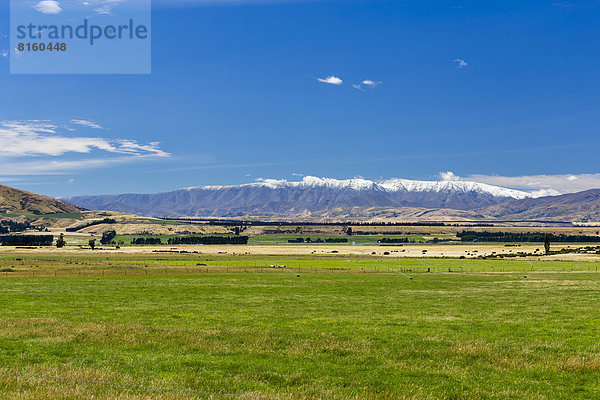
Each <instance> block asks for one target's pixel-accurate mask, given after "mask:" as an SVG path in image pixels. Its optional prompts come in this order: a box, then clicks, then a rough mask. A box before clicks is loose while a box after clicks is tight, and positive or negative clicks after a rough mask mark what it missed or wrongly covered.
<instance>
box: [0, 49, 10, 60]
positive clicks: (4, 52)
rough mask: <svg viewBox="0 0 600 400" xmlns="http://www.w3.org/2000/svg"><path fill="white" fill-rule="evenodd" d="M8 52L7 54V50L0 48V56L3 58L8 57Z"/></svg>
mask: <svg viewBox="0 0 600 400" xmlns="http://www.w3.org/2000/svg"><path fill="white" fill-rule="evenodd" d="M8 54H9V53H8V50H6V49H5V50H2V53H0V55H2V57H4V58H8Z"/></svg>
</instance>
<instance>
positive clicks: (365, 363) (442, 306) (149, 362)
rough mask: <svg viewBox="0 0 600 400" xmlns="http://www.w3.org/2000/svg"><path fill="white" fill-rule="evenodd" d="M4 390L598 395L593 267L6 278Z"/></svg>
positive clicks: (1, 282) (69, 395)
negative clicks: (574, 269)
mask: <svg viewBox="0 0 600 400" xmlns="http://www.w3.org/2000/svg"><path fill="white" fill-rule="evenodd" d="M0 309H1V310H2V311H1V313H0V366H1V368H0V398H19V399H42V398H46V399H49V398H51V399H80V398H110V399H113V398H120V399H186V398H202V399H204V398H214V399H219V398H222V397H220V396H214V395H212V396H211V395H203V394H199V393H191V392H172V391H165V390H157V389H147V388H146V389H145V388H135V387H125V386H111V385H104V384H98V383H90V382H77V381H58V380H50V379H43V378H35V377H26V376H15V375H10V374H6V373H7V372H8V373H21V374H33V375H44V376H53V377H62V378H69V379H82V380H89V381H103V382H114V383H120V384H130V385H148V386H153V387H166V388H176V389H188V390H196V391H202V392H217V393H224V394H225V393H229V394H236V395H246V396H259V397H264V398H270V399H319V398H324V399H325V398H326V399H375V398H377V399H379V398H381V399H510V398H515V399H592V398H600V340H599V338H600V274H597V273H588V272H567V273H563V272H558V271H557V272H537V273H533V274H530V275H529V276H528V277H527V278H524V275H523V274H522V273H485V274H484V273H481V274H480V273H468V274H467V273H465V274H461V273H453V274H450V273H430V274H426V273H420V274H417V275H413V279H412V280H411V279H409V277H408V276H407V275H403V274H400V273H379V274H376V273H373V274H361V273H324V272H307V273H302V274H301V276H300V277H297V276H296V274H295V273H290V272H283V273H279V274H274V273H204V274H195V275H194V274H191V275H167V276H160V275H154V276H152V275H150V276H128V277H105V278H100V277H98V278H88V277H82V278H77V277H73V278H60V277H59V278H36V279H33V278H9V279H0Z"/></svg>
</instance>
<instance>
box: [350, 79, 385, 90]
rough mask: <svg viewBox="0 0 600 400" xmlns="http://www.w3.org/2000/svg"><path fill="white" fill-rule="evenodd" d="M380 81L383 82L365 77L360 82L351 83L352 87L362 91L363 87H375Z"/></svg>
mask: <svg viewBox="0 0 600 400" xmlns="http://www.w3.org/2000/svg"><path fill="white" fill-rule="evenodd" d="M381 83H383V82H378V81H373V80H371V79H365V80H364V81H362V82H361V83H360V84H359V83H355V84H353V85H352V87H353V88H354V89H358V90H361V91H363V92H364V88H365V87H366V88H369V89H375V88H376V87H377V86H379V85H380V84H381Z"/></svg>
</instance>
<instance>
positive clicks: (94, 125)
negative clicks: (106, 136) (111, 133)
mask: <svg viewBox="0 0 600 400" xmlns="http://www.w3.org/2000/svg"><path fill="white" fill-rule="evenodd" d="M71 123H72V124H75V125H81V126H87V127H88V128H94V129H106V128H103V127H102V126H100V125H99V124H97V123H95V122H94V121H88V120H85V119H72V120H71Z"/></svg>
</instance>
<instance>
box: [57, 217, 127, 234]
mask: <svg viewBox="0 0 600 400" xmlns="http://www.w3.org/2000/svg"><path fill="white" fill-rule="evenodd" d="M116 222H117V221H116V220H115V219H113V218H104V219H103V220H101V221H90V222H87V223H85V224H81V225H77V226H74V227H72V228H67V229H65V230H66V231H67V232H77V231H78V230H81V229H83V228H87V227H88V226H94V225H100V224H114V223H116Z"/></svg>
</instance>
